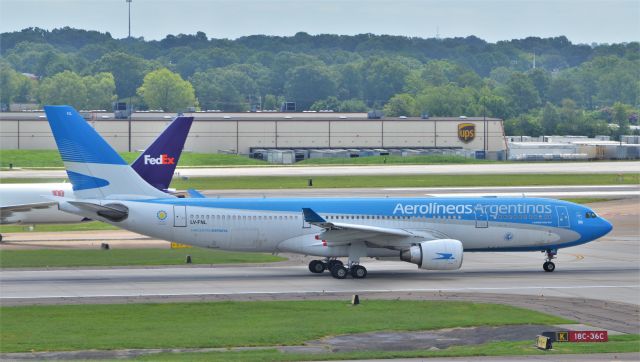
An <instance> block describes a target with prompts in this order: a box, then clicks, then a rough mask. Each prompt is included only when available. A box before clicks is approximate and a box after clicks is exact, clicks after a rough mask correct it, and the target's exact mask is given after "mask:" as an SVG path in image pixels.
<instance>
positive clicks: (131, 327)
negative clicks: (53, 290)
mask: <svg viewBox="0 0 640 362" xmlns="http://www.w3.org/2000/svg"><path fill="white" fill-rule="evenodd" d="M408 311H411V312H408ZM0 313H1V315H2V319H1V321H0V323H1V328H0V339H1V340H2V344H0V352H25V351H64V350H85V349H123V348H200V347H234V346H274V345H300V344H302V343H304V342H305V341H309V340H313V339H317V338H321V337H324V336H330V335H340V334H349V333H362V332H369V331H381V330H397V331H417V330H430V329H442V328H453V327H470V326H477V325H488V326H499V325H508V324H561V323H572V322H571V321H569V320H565V319H563V318H559V317H554V316H550V315H546V314H543V313H539V312H534V311H530V310H526V309H522V308H516V307H511V306H505V305H495V304H481V303H470V302H453V301H446V302H439V301H399V300H396V301H381V300H366V301H363V302H362V303H361V304H360V305H359V306H357V307H353V306H351V305H350V304H349V303H348V301H326V300H325V301H278V302H274V301H264V302H209V303H166V304H113V305H55V306H18V307H6V306H5V307H0ZM532 341H533V338H532ZM314 357H315V356H314Z"/></svg>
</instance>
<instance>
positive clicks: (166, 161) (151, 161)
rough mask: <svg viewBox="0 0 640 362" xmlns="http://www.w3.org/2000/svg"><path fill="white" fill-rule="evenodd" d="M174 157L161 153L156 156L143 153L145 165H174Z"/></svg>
mask: <svg viewBox="0 0 640 362" xmlns="http://www.w3.org/2000/svg"><path fill="white" fill-rule="evenodd" d="M174 160H175V157H169V155H167V154H162V155H160V157H158V158H154V157H151V156H149V155H144V164H145V165H174V164H175V161H174Z"/></svg>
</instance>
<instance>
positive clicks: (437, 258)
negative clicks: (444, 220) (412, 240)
mask: <svg viewBox="0 0 640 362" xmlns="http://www.w3.org/2000/svg"><path fill="white" fill-rule="evenodd" d="M462 252H463V250H462V243H461V242H460V240H454V239H438V240H428V241H423V242H421V243H420V244H417V245H414V246H412V247H410V248H409V249H405V250H402V251H401V252H400V260H402V261H406V262H409V263H413V264H417V265H418V267H419V268H420V269H427V270H456V269H460V267H461V266H462Z"/></svg>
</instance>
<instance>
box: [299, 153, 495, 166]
mask: <svg viewBox="0 0 640 362" xmlns="http://www.w3.org/2000/svg"><path fill="white" fill-rule="evenodd" d="M501 162H502V161H488V160H476V159H474V158H466V157H462V156H448V155H431V156H426V155H423V156H406V157H402V156H369V157H355V158H314V159H307V160H304V161H300V162H297V163H296V165H304V166H306V165H403V164H404V165H434V164H471V163H501Z"/></svg>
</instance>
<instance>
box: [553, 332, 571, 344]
mask: <svg viewBox="0 0 640 362" xmlns="http://www.w3.org/2000/svg"><path fill="white" fill-rule="evenodd" d="M556 342H569V332H556Z"/></svg>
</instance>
